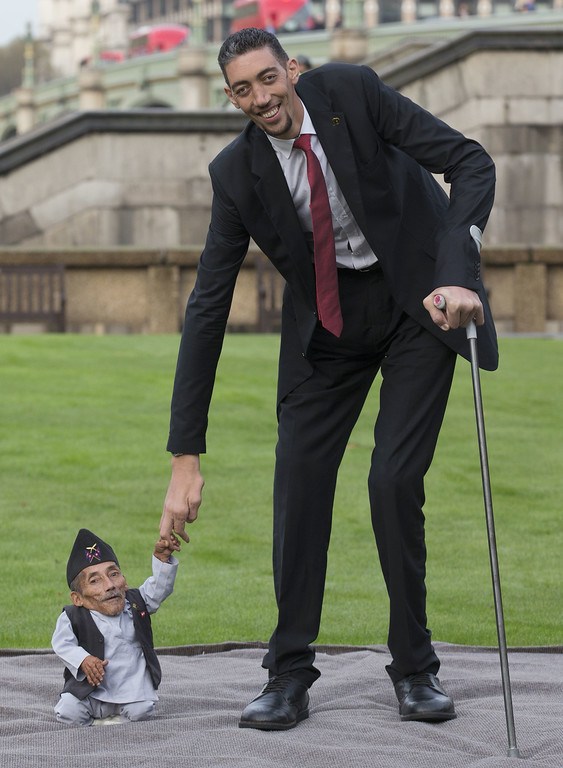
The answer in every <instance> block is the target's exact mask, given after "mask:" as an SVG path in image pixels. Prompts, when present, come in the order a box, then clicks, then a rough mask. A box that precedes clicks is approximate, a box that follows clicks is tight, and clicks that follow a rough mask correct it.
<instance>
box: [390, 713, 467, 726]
mask: <svg viewBox="0 0 563 768" xmlns="http://www.w3.org/2000/svg"><path fill="white" fill-rule="evenodd" d="M456 717H457V715H456V713H455V712H428V713H427V714H424V713H421V714H416V713H415V714H414V715H401V720H403V721H411V720H419V721H420V722H423V723H441V722H444V721H445V720H455V718H456Z"/></svg>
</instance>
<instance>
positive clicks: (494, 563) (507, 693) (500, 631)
mask: <svg viewBox="0 0 563 768" xmlns="http://www.w3.org/2000/svg"><path fill="white" fill-rule="evenodd" d="M474 229H476V230H477V227H475V228H473V227H471V235H472V237H473V238H474V239H475V242H476V243H477V247H478V248H479V249H480V246H481V243H480V234H481V233H480V231H479V230H477V233H478V236H477V233H474V231H473V230H474ZM433 303H434V306H435V307H436V308H437V309H442V310H444V309H445V308H446V300H445V299H444V297H443V296H441V295H440V294H436V296H434V299H433ZM466 332H467V339H468V341H469V347H470V353H471V378H472V380H473V399H474V401H475V417H476V421H477V436H478V439H479V456H480V459H481V478H482V481H483V496H484V502H485V517H486V521H487V537H488V540H489V558H490V561H491V576H492V581H493V597H494V603H495V615H496V623H497V635H498V646H499V655H500V669H501V676H502V690H503V695H504V711H505V714H506V728H507V732H508V753H507V754H508V757H521V755H520V751H519V749H518V747H517V745H516V731H515V728H514V711H513V708H512V692H511V688H510V672H509V668H508V652H507V648H506V634H505V631H504V613H503V609H502V595H501V589H500V574H499V566H498V555H497V544H496V536H495V521H494V516H493V501H492V495H491V480H490V476H489V459H488V455H487V440H486V437H485V419H484V417H483V399H482V397H481V382H480V378H479V360H478V356H477V328H476V326H475V322H474V321H473V320H471V321H470V323H469V324H468V326H467V328H466Z"/></svg>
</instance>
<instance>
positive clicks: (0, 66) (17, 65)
mask: <svg viewBox="0 0 563 768" xmlns="http://www.w3.org/2000/svg"><path fill="white" fill-rule="evenodd" d="M24 48H25V39H24V38H23V37H17V38H15V39H14V40H12V42H11V43H8V44H7V45H4V46H2V47H0V96H4V95H5V94H7V93H10V92H11V91H13V90H14V88H17V87H18V86H19V85H20V84H21V81H22V74H23V65H24Z"/></svg>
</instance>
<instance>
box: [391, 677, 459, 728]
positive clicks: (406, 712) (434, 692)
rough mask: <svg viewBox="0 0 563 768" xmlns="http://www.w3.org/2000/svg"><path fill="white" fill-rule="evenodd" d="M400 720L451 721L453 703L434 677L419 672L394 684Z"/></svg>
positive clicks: (453, 712)
mask: <svg viewBox="0 0 563 768" xmlns="http://www.w3.org/2000/svg"><path fill="white" fill-rule="evenodd" d="M395 693H396V694H397V699H398V700H399V714H400V715H401V720H430V721H439V720H453V718H454V717H455V716H456V714H455V709H454V703H453V701H452V699H450V697H449V696H448V695H447V693H446V692H445V691H444V689H443V688H442V686H441V685H440V681H439V680H438V678H437V677H436V675H433V674H431V673H430V672H421V673H419V674H417V675H408V676H407V677H404V678H403V679H402V680H399V682H398V683H395Z"/></svg>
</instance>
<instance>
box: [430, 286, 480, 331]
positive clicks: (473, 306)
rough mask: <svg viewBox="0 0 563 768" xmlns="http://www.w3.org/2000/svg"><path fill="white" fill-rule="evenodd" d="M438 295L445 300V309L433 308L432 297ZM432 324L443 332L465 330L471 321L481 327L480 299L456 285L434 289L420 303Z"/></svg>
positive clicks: (473, 292) (473, 293)
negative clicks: (451, 329) (452, 329)
mask: <svg viewBox="0 0 563 768" xmlns="http://www.w3.org/2000/svg"><path fill="white" fill-rule="evenodd" d="M438 294H440V295H441V296H443V297H444V299H445V300H446V307H445V309H437V308H436V307H435V306H434V297H435V296H437V295H438ZM422 303H423V304H424V308H425V309H426V311H427V312H428V313H429V315H430V317H431V318H432V320H433V322H434V323H436V325H437V326H439V327H440V328H441V329H442V330H443V331H449V330H450V328H465V327H466V326H467V325H468V324H469V323H470V322H471V320H474V321H475V323H476V325H483V323H484V322H485V315H484V312H483V305H482V304H481V299H480V298H479V296H478V295H477V294H476V293H475V291H472V290H470V289H469V288H462V287H461V286H458V285H449V286H444V287H442V288H436V289H435V290H434V291H432V293H430V294H429V295H428V296H427V297H426V298H425V299H424V301H423V302H422Z"/></svg>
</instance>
